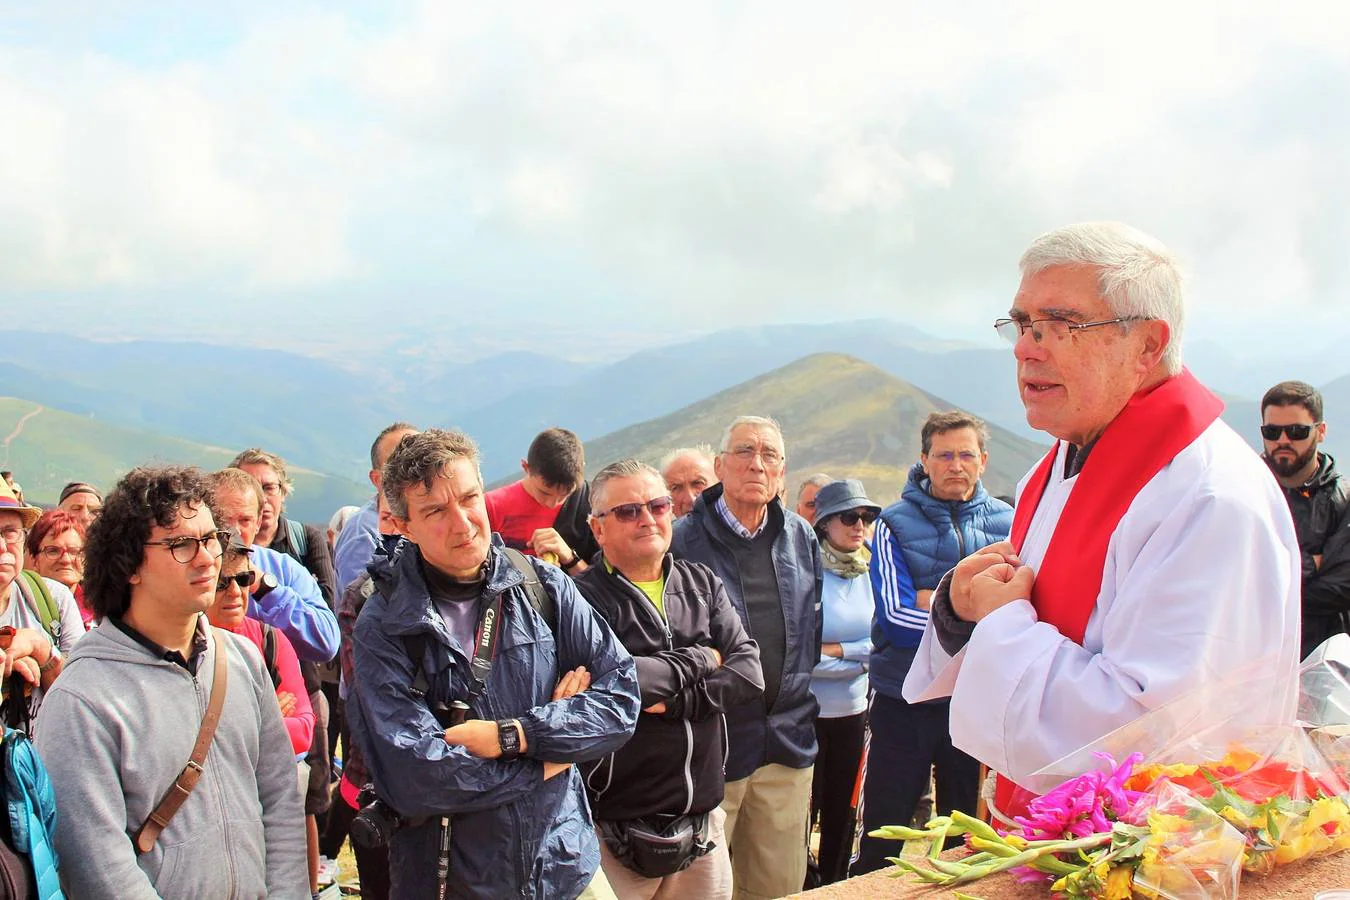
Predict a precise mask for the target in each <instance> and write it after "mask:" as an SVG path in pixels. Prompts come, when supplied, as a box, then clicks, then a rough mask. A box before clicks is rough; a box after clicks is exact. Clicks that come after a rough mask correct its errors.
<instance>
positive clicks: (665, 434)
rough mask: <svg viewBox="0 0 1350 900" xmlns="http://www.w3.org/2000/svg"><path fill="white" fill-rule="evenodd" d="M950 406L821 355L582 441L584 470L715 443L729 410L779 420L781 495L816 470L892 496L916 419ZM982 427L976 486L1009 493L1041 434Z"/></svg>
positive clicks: (909, 453)
mask: <svg viewBox="0 0 1350 900" xmlns="http://www.w3.org/2000/svg"><path fill="white" fill-rule="evenodd" d="M672 377H678V375H677V374H676V373H672ZM952 408H954V404H951V403H948V402H947V401H945V400H943V399H941V398H939V397H935V396H933V395H932V394H929V393H927V392H925V391H923V390H920V389H919V388H916V387H914V386H913V385H912V384H909V383H908V382H905V381H902V380H900V379H899V378H896V377H894V376H892V375H888V374H887V373H885V372H883V371H882V370H880V369H878V368H877V367H875V366H872V365H870V364H868V363H865V362H863V361H862V360H859V359H855V358H853V357H851V356H844V355H842V354H834V353H822V354H816V355H814V356H808V357H806V358H804V359H800V360H798V361H797V362H794V363H792V364H790V365H787V366H784V367H783V368H781V369H776V370H774V371H772V372H769V373H767V374H765V375H761V376H760V377H758V378H755V379H752V380H750V381H747V382H744V383H743V384H739V385H736V386H735V387H732V388H728V389H727V390H724V391H722V392H721V393H718V394H714V395H713V396H711V397H708V398H707V399H705V400H702V401H700V402H698V403H694V404H692V405H690V406H686V407H685V408H683V409H681V410H678V411H676V412H674V413H671V414H670V415H667V416H662V417H660V418H656V419H651V420H650V421H646V422H642V423H640V424H637V425H633V426H630V427H628V428H624V429H622V430H620V431H616V432H613V433H611V434H608V435H606V436H604V437H602V438H597V439H595V440H590V441H587V442H586V459H587V462H588V463H589V464H590V468H591V471H590V474H594V473H595V471H596V470H597V469H599V468H600V467H602V466H604V465H605V464H606V463H609V462H612V461H614V460H616V459H621V458H623V457H626V456H635V457H637V458H639V459H643V460H646V461H648V462H652V463H655V461H656V460H658V459H659V458H660V457H661V455H662V454H664V453H665V452H666V451H668V450H670V449H672V448H674V447H681V446H687V445H690V444H696V443H708V444H714V445H716V444H717V443H718V442H719V441H720V440H721V436H722V430H723V429H724V428H725V427H726V426H727V423H729V422H730V421H731V420H732V419H734V418H735V417H736V416H738V415H765V416H772V417H773V418H775V419H777V420H778V422H779V423H780V424H781V425H782V426H783V434H784V438H785V440H786V442H787V457H788V487H789V492H790V493H791V492H795V490H796V487H797V485H798V484H799V483H800V481H801V479H802V478H804V477H806V476H807V475H810V474H812V473H813V472H825V473H826V474H827V475H831V476H834V477H837V478H844V477H852V478H860V479H862V481H863V482H864V483H865V484H866V485H867V490H868V493H869V495H870V496H871V497H872V499H874V500H876V501H877V502H879V503H883V504H885V503H889V502H891V501H893V500H895V499H896V498H898V497H899V496H900V489H901V487H902V486H903V485H904V480H905V477H906V475H907V473H908V470H909V467H910V465H912V464H913V463H914V462H917V461H918V459H919V430H920V428H921V427H922V425H923V421H924V419H925V418H926V417H927V416H928V414H929V413H931V412H934V411H940V410H948V409H952ZM975 412H976V414H978V410H976V411H975ZM990 433H991V441H990V446H989V468H988V470H987V471H986V472H985V477H984V483H985V487H986V488H987V489H988V490H989V491H990V492H991V493H994V494H1012V493H1013V491H1014V489H1015V488H1016V486H1017V482H1018V480H1019V479H1020V478H1021V477H1022V476H1023V475H1024V474H1026V472H1027V470H1028V469H1029V468H1031V466H1032V465H1033V464H1034V463H1035V462H1036V461H1037V460H1038V459H1039V458H1040V457H1041V456H1042V454H1043V453H1044V452H1045V448H1046V447H1047V446H1048V445H1049V439H1048V438H1047V439H1046V442H1045V444H1038V443H1035V442H1033V441H1028V440H1026V439H1024V438H1021V437H1018V436H1017V435H1015V434H1013V433H1011V432H1009V431H1007V430H1006V429H1003V428H999V427H997V426H993V425H991V426H990Z"/></svg>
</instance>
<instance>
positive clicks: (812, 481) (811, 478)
mask: <svg viewBox="0 0 1350 900" xmlns="http://www.w3.org/2000/svg"><path fill="white" fill-rule="evenodd" d="M834 480H835V479H833V478H831V477H830V476H828V475H826V474H825V473H824V472H817V473H816V474H814V475H808V476H807V477H806V478H805V479H804V480H803V481H802V483H801V484H800V485H799V486H798V487H797V499H798V500H800V499H801V498H802V491H804V490H806V488H807V487H808V486H811V485H814V486H815V487H816V488H823V487H824V486H825V485H827V484H829V483H830V482H831V481H834Z"/></svg>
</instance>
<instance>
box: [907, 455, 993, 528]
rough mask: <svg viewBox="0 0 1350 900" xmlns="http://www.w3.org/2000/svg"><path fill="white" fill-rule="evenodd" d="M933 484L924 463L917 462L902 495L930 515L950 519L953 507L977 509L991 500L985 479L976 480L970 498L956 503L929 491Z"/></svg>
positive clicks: (911, 469) (908, 501)
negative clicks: (935, 495) (985, 485)
mask: <svg viewBox="0 0 1350 900" xmlns="http://www.w3.org/2000/svg"><path fill="white" fill-rule="evenodd" d="M931 485H932V482H931V481H930V479H929V478H928V473H927V472H925V471H924V468H923V463H915V464H914V465H913V466H911V467H910V469H909V478H908V479H906V481H905V489H904V491H902V492H901V496H902V497H903V498H904V500H905V502H907V503H913V504H914V505H915V506H918V507H919V508H921V509H922V510H923V511H924V513H925V514H927V515H929V516H938V517H940V518H948V519H949V518H951V516H952V512H953V507H956V508H958V509H963V510H964V509H975V508H978V507H980V506H983V505H984V504H985V503H987V502H988V501H989V492H988V491H986V490H985V489H984V481H983V480H981V481H977V482H975V493H973V494H971V495H970V499H969V500H962V501H959V502H955V503H953V502H952V501H949V500H939V499H938V498H936V497H934V496H933V495H932V494H930V493H928V489H929V487H931Z"/></svg>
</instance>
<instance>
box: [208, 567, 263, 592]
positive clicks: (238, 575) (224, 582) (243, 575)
mask: <svg viewBox="0 0 1350 900" xmlns="http://www.w3.org/2000/svg"><path fill="white" fill-rule="evenodd" d="M257 580H258V573H257V572H255V571H253V570H252V569H247V570H245V571H243V572H235V573H234V574H233V575H222V576H220V577H219V578H217V579H216V593H220V592H221V591H224V590H228V589H229V587H230V585H231V584H237V585H239V586H240V587H241V588H246V587H251V586H252V585H253V582H255V581H257Z"/></svg>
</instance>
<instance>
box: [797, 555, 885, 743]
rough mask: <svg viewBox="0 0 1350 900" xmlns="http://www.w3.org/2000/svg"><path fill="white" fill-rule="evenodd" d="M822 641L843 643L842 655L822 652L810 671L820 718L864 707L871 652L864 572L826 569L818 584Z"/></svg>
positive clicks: (867, 586) (868, 585)
mask: <svg viewBox="0 0 1350 900" xmlns="http://www.w3.org/2000/svg"><path fill="white" fill-rule="evenodd" d="M820 605H821V609H822V611H823V613H824V625H823V627H822V629H821V634H820V641H821V643H822V644H842V645H843V647H844V658H843V659H838V658H835V657H832V656H825V655H823V654H822V655H821V657H820V662H818V663H816V667H815V669H814V670H812V672H811V692H812V693H814V694H815V695H816V702H818V703H819V704H820V717H821V718H822V719H837V718H840V717H842V716H854V715H857V714H858V713H860V712H862V711H863V710H865V709H867V658H868V656H869V655H870V654H871V653H872V609H873V601H872V582H871V579H869V578H868V577H867V575H866V574H863V575H859V576H858V577H856V578H843V577H841V576H839V575H836V574H835V573H834V572H831V571H830V570H829V569H826V570H825V580H824V582H823V583H822V584H821V588H820Z"/></svg>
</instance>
